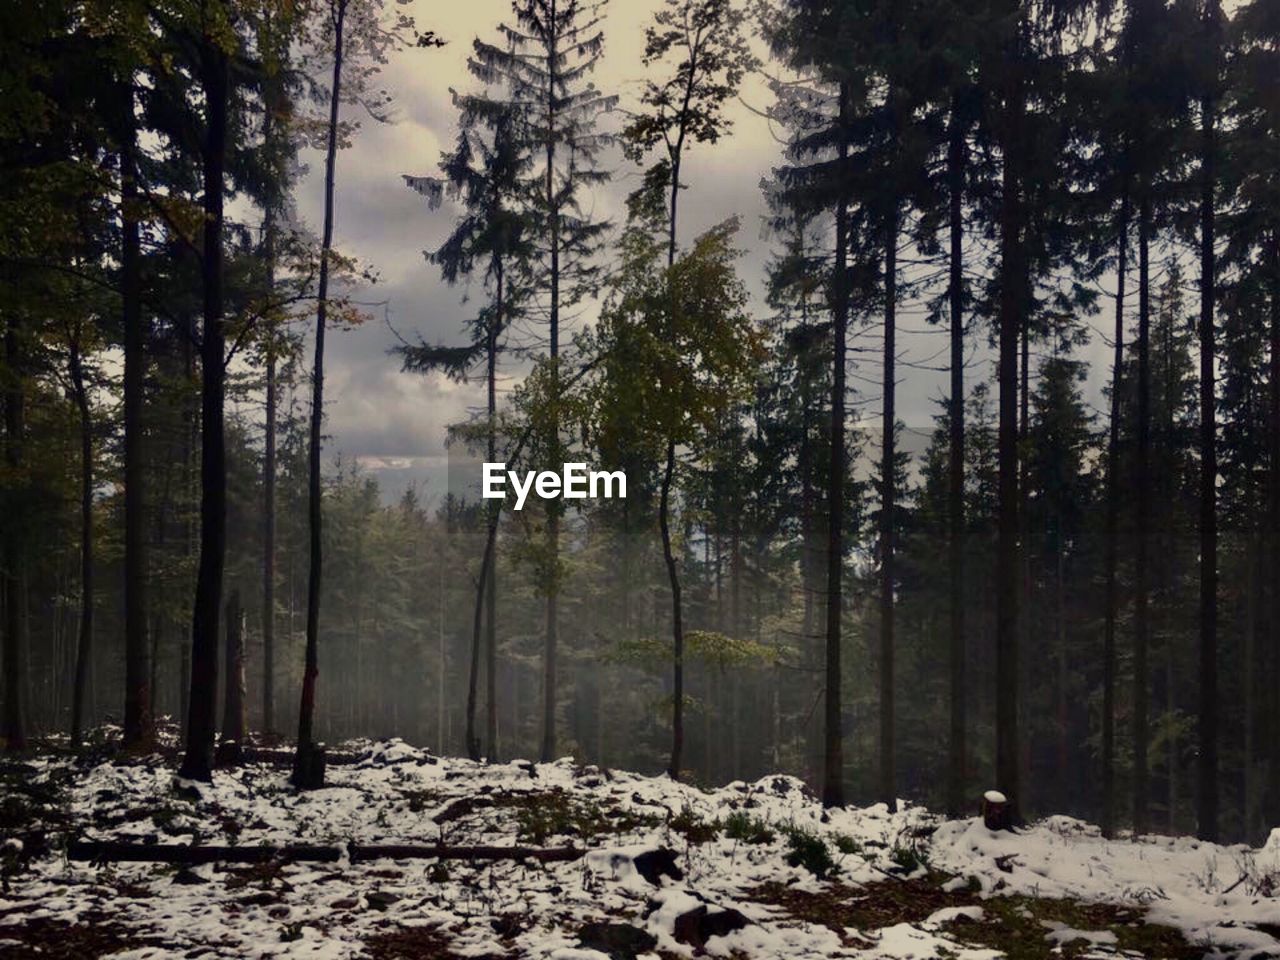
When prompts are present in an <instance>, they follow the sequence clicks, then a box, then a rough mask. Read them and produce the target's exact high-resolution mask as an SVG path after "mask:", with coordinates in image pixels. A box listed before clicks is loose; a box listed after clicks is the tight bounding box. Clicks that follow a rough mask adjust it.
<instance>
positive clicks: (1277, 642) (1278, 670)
mask: <svg viewBox="0 0 1280 960" xmlns="http://www.w3.org/2000/svg"><path fill="white" fill-rule="evenodd" d="M1270 248H1271V250H1270V257H1268V262H1270V269H1271V276H1270V283H1268V288H1270V301H1271V302H1270V307H1271V465H1270V466H1271V474H1270V480H1271V484H1270V492H1271V504H1270V506H1271V518H1270V520H1271V522H1270V529H1268V531H1267V532H1268V536H1270V544H1271V549H1270V558H1268V559H1270V584H1268V585H1267V586H1268V588H1270V594H1271V604H1270V620H1271V623H1270V631H1268V636H1267V648H1268V649H1267V652H1266V654H1265V657H1266V658H1267V660H1268V662H1270V667H1271V671H1270V684H1267V689H1266V695H1265V696H1263V701H1262V709H1263V710H1265V712H1266V714H1265V717H1263V722H1262V724H1261V730H1262V733H1263V737H1265V739H1266V740H1267V741H1268V749H1267V751H1266V753H1265V754H1263V758H1262V759H1263V763H1265V764H1266V782H1265V785H1263V792H1262V797H1263V799H1262V817H1263V819H1265V820H1266V822H1267V823H1280V225H1277V227H1275V228H1272V230H1271V243H1270ZM1245 676H1247V677H1248V671H1245ZM1266 682H1267V676H1266V673H1263V684H1266ZM1249 826H1252V824H1249Z"/></svg>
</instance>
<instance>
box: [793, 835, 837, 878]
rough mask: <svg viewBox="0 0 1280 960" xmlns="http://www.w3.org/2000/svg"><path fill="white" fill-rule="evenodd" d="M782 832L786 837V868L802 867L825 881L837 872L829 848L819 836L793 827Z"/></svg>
mask: <svg viewBox="0 0 1280 960" xmlns="http://www.w3.org/2000/svg"><path fill="white" fill-rule="evenodd" d="M783 832H784V833H785V834H786V837H787V857H786V860H787V865H788V866H792V867H803V868H804V869H806V870H808V871H809V872H810V873H812V874H813V875H814V876H815V877H817V878H818V879H819V880H826V879H828V878H830V877H833V876H835V875H836V873H838V872H839V868H838V867H837V865H836V862H835V860H834V859H833V858H832V856H831V848H830V847H828V846H827V844H826V841H825V840H823V839H822V837H821V836H820V835H819V834H817V833H813V832H811V831H809V830H805V829H804V828H803V827H797V826H795V825H791V826H788V827H784V828H783Z"/></svg>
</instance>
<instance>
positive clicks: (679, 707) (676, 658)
mask: <svg viewBox="0 0 1280 960" xmlns="http://www.w3.org/2000/svg"><path fill="white" fill-rule="evenodd" d="M675 469H676V443H675V440H673V439H669V440H668V441H667V462H666V467H665V468H664V469H663V471H662V492H661V496H660V497H659V499H658V526H659V528H660V529H661V531H662V558H663V560H664V561H665V562H666V565H667V580H668V582H669V583H670V584H671V640H672V704H671V762H670V763H668V764H667V774H668V775H669V776H670V777H671V779H672V780H679V779H680V770H681V766H680V765H681V762H682V755H683V752H684V623H683V622H682V620H681V604H680V577H679V574H678V572H677V570H676V556H675V551H674V550H673V549H672V546H671V481H672V478H673V477H674V475H675Z"/></svg>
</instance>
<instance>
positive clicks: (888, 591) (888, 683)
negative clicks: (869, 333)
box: [880, 199, 898, 812]
mask: <svg viewBox="0 0 1280 960" xmlns="http://www.w3.org/2000/svg"><path fill="white" fill-rule="evenodd" d="M897 274H898V210H897V201H896V199H895V200H894V208H893V209H892V211H891V212H890V214H889V221H888V224H887V225H886V230H885V243H884V302H885V309H884V391H883V392H884V396H883V419H882V423H881V432H882V434H883V436H882V438H881V442H882V449H881V461H880V483H881V497H882V502H881V506H880V799H881V800H882V801H883V802H884V803H886V804H888V806H889V810H890V811H891V812H892V811H895V810H897V808H898V801H897V787H896V781H897V777H896V776H895V770H894V743H893V735H894V729H893V714H894V702H893V701H894V696H893V694H894V690H893V649H894V640H893V629H894V609H893V588H894V560H895V557H894V532H895V531H894V513H895V511H896V509H897V507H896V499H897V497H896V495H897V489H896V486H895V483H894V467H895V463H894V460H895V456H894V424H895V419H896V418H895V414H894V408H893V402H894V399H895V395H896V393H897V385H896V383H895V382H894V378H895V376H896V374H895V372H894V362H895V360H896V359H897V358H896V356H895V354H896V351H897V344H896V337H895V334H896V332H897V330H896V328H897V318H896V311H897V299H898V294H897V287H898V276H897Z"/></svg>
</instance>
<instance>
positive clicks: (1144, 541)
mask: <svg viewBox="0 0 1280 960" xmlns="http://www.w3.org/2000/svg"><path fill="white" fill-rule="evenodd" d="M1150 245H1151V185H1150V183H1149V182H1146V181H1145V180H1144V182H1143V183H1142V195H1141V196H1140V197H1139V199H1138V344H1137V346H1138V402H1137V418H1138V422H1137V425H1136V426H1137V431H1136V432H1137V436H1138V463H1137V477H1136V478H1135V479H1136V487H1137V501H1138V502H1137V505H1136V506H1137V521H1138V522H1137V539H1138V542H1137V556H1136V558H1135V563H1134V611H1133V612H1134V616H1133V621H1134V623H1133V626H1134V631H1133V634H1134V635H1133V832H1134V833H1135V834H1141V833H1146V832H1147V831H1148V829H1149V828H1150V817H1149V815H1148V813H1149V808H1150V791H1151V786H1150V780H1149V771H1148V762H1147V747H1148V744H1149V742H1150V739H1151V734H1150V730H1149V728H1148V713H1149V707H1148V702H1149V699H1150V677H1149V668H1148V662H1147V661H1148V648H1149V646H1150V630H1151V613H1150V599H1151V588H1150V583H1149V580H1150V570H1149V567H1150V564H1149V561H1148V547H1149V544H1150V540H1151V531H1150V526H1151V282H1150Z"/></svg>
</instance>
